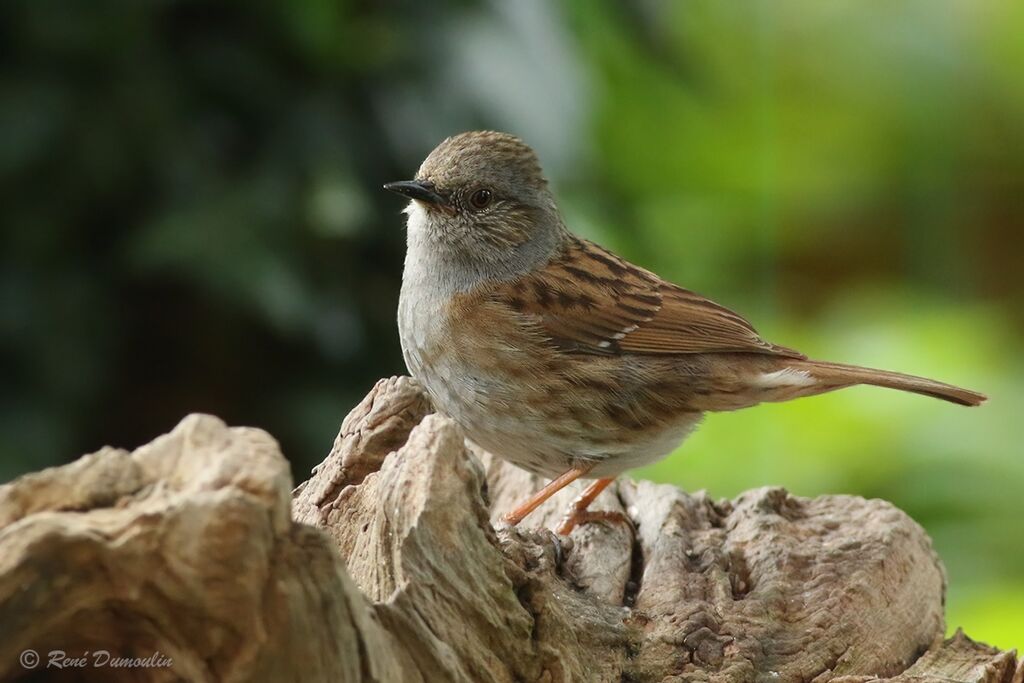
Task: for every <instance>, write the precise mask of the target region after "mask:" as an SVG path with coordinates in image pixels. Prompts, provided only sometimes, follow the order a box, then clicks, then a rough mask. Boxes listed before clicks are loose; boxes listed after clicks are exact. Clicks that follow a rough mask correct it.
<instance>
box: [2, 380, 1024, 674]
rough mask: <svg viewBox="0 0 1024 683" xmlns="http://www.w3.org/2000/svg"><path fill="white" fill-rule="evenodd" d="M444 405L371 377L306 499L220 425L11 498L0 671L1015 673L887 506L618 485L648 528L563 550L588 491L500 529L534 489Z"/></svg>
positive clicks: (14, 488) (602, 502)
mask: <svg viewBox="0 0 1024 683" xmlns="http://www.w3.org/2000/svg"><path fill="white" fill-rule="evenodd" d="M429 413H430V407H429V403H428V402H427V401H426V399H425V398H424V397H423V396H422V394H421V393H420V391H419V388H418V387H417V386H416V384H415V382H414V381H412V380H409V379H407V378H392V379H389V380H383V381H381V382H380V383H378V385H377V386H376V387H375V388H374V390H373V391H372V392H371V393H370V394H369V395H368V396H367V398H366V399H365V400H364V401H363V402H362V403H361V404H360V405H359V406H357V407H356V409H354V410H353V411H352V413H351V414H350V415H349V417H348V418H347V419H346V420H345V422H344V423H343V425H342V429H341V432H340V433H339V436H338V439H337V440H336V441H335V445H334V448H333V449H332V450H331V452H330V454H329V455H328V457H327V458H326V459H325V461H324V462H323V463H321V465H320V466H318V468H317V469H316V470H315V472H314V474H313V476H312V477H311V478H310V479H309V480H308V481H307V482H304V483H303V484H302V485H300V486H299V487H298V488H297V489H296V490H295V491H294V492H293V493H292V494H289V491H288V488H289V485H290V484H289V477H288V469H287V463H286V461H285V460H284V458H283V457H282V456H281V455H280V453H279V452H278V450H277V447H276V444H275V443H274V442H273V440H272V439H271V438H270V437H269V436H267V435H266V434H265V433H263V432H261V431H259V430H254V429H239V428H228V427H226V426H225V425H223V424H222V423H221V422H220V421H218V420H217V419H216V418H211V417H205V416H192V417H189V418H187V419H186V420H185V421H183V422H182V423H181V424H180V425H179V426H178V427H177V428H176V429H175V430H174V431H173V432H171V433H170V434H168V435H166V436H164V437H161V438H160V439H157V440H156V441H154V442H153V443H152V444H149V445H147V446H144V447H143V448H140V449H138V450H136V451H135V452H133V453H127V452H124V451H118V450H113V449H105V450H103V451H100V452H99V453H96V454H93V455H90V456H86V457H84V458H82V459H81V460H79V461H78V462H76V463H72V464H71V465H68V466H65V467H61V468H55V469H51V470H46V471H44V472H40V473H37V474H33V475H28V476H26V477H23V478H21V479H19V480H17V481H15V482H13V483H11V484H8V485H6V486H3V487H0V678H4V679H7V678H11V677H15V676H18V675H21V674H27V673H29V672H27V671H26V670H25V669H24V668H23V667H22V666H21V665H20V664H19V663H18V656H19V653H20V652H22V651H23V650H25V649H26V648H33V649H36V650H37V651H39V652H43V653H45V652H47V651H49V650H52V649H63V650H66V651H68V652H75V651H84V650H88V649H93V650H95V649H97V648H101V647H102V648H106V649H108V650H111V651H115V652H116V653H118V654H120V655H124V656H128V655H137V656H146V655H149V654H150V653H151V652H152V651H154V650H156V651H159V652H161V653H162V654H164V655H166V656H167V657H170V658H172V659H173V662H174V664H173V666H172V667H168V668H161V669H145V670H133V671H129V672H124V671H111V670H96V671H93V672H92V673H93V674H94V679H95V680H117V678H116V676H117V674H123V680H139V678H138V677H139V676H142V677H143V680H178V679H184V680H195V681H207V680H209V681H214V680H239V681H242V680H266V681H284V680H303V681H311V680H312V681H315V680H334V681H384V682H389V681H448V680H454V681H527V680H529V681H534V680H536V681H623V680H631V681H674V680H678V681H682V680H693V681H723V682H724V681H827V680H833V681H843V682H844V683H854V682H856V683H867V682H868V681H882V680H892V681H907V682H909V681H925V680H929V681H930V680H945V681H949V680H955V681H992V682H996V681H998V682H999V683H1011V681H1012V682H1013V683H1024V667H1022V666H1021V665H1020V664H1019V663H1018V662H1017V660H1016V657H1015V654H1014V653H1012V652H999V651H997V650H993V649H991V648H988V647H986V646H983V645H980V644H977V643H973V642H972V641H970V640H969V639H968V638H966V636H964V635H963V634H962V633H958V634H957V636H955V637H954V638H952V639H950V640H948V641H945V642H944V641H942V640H941V634H942V632H943V628H944V625H943V613H942V602H943V592H944V581H945V578H944V574H943V571H942V567H941V564H940V563H939V561H938V558H937V557H936V556H935V553H934V552H933V550H932V548H931V544H930V541H929V540H928V538H927V536H926V535H925V533H924V532H923V530H922V529H921V528H920V527H919V526H918V525H917V524H916V523H914V522H913V521H912V520H911V519H910V518H909V517H907V516H906V515H905V514H904V513H902V512H900V511H899V510H897V509H896V508H894V507H893V506H891V505H890V504H888V503H885V502H883V501H866V500H863V499H860V498H855V497H848V496H825V497H820V498H816V499H803V498H798V497H794V496H791V495H789V494H787V493H786V492H785V491H783V490H781V489H759V490H756V491H750V492H747V493H745V494H743V495H741V496H739V497H738V498H737V499H735V500H733V501H714V500H711V499H709V498H708V497H707V496H706V495H703V494H696V495H688V494H685V493H683V492H681V491H679V490H678V489H675V488H673V487H669V486H659V485H654V484H651V483H648V482H639V483H632V482H620V483H619V484H617V485H616V486H613V487H610V488H609V489H608V490H607V491H606V492H605V493H603V494H602V495H601V497H600V498H599V499H598V501H597V503H596V507H597V508H598V509H601V508H603V509H613V510H619V511H621V512H624V513H626V515H628V517H629V518H630V519H631V520H632V523H633V527H630V526H628V525H627V524H623V523H609V524H605V523H600V524H588V525H584V526H582V527H580V528H578V529H577V530H576V531H574V532H573V535H572V536H571V537H570V538H569V539H565V540H562V541H559V540H558V539H557V538H556V537H555V536H554V535H553V534H552V533H551V532H550V531H547V528H550V527H551V526H553V525H554V523H555V522H557V519H558V518H559V516H560V513H561V511H562V508H563V507H564V506H565V505H566V504H567V502H568V500H569V499H570V498H571V497H572V496H573V495H575V493H576V492H578V490H579V489H578V487H577V488H573V489H572V490H570V491H566V492H562V493H560V494H559V495H558V496H556V498H555V499H554V500H553V501H550V502H548V503H547V504H545V505H544V506H543V507H542V508H541V509H540V510H538V511H537V512H536V513H535V514H534V515H532V516H531V517H529V518H528V519H527V520H526V522H525V523H524V525H523V527H524V528H522V529H508V528H504V527H502V526H501V525H500V524H496V522H497V520H498V518H499V516H500V514H501V513H502V512H503V511H505V510H507V509H509V508H510V507H511V506H512V504H513V502H514V501H517V500H519V499H521V498H522V497H523V496H525V495H527V494H529V493H530V492H531V491H533V490H535V489H536V488H537V487H538V486H540V485H542V483H543V482H541V481H540V480H538V479H537V478H536V477H533V476H532V475H529V474H527V473H525V472H523V471H521V470H518V469H516V468H514V467H511V466H509V465H507V464H505V463H503V462H501V461H500V460H496V459H494V458H492V457H491V456H490V455H488V454H486V453H479V452H477V451H476V449H474V448H473V447H472V446H467V444H466V443H465V442H464V440H463V435H462V434H461V433H460V432H459V430H458V429H457V428H456V427H455V426H454V424H452V423H451V422H450V421H449V420H447V419H446V418H444V417H442V416H439V415H430V414H429ZM289 505H290V506H291V513H290V514H289ZM495 526H496V527H497V531H496V530H495ZM538 527H541V528H538ZM44 659H45V658H44ZM43 664H45V661H44V662H43ZM36 673H37V674H38V673H40V670H36ZM80 673H83V675H86V676H88V674H89V671H88V670H86V671H84V672H80Z"/></svg>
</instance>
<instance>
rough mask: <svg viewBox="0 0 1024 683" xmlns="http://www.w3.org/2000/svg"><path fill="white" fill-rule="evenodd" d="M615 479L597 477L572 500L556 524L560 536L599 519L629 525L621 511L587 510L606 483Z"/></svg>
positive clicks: (630, 523) (606, 486) (631, 524)
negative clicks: (563, 515) (567, 509)
mask: <svg viewBox="0 0 1024 683" xmlns="http://www.w3.org/2000/svg"><path fill="white" fill-rule="evenodd" d="M613 481H615V477H607V478H605V479H598V480H597V481H595V482H594V483H593V484H591V485H590V486H588V487H587V488H586V490H585V491H583V493H581V494H580V496H579V498H577V499H576V500H574V501H573V503H572V505H571V506H570V507H569V511H568V512H566V514H565V517H563V518H562V521H561V522H560V523H559V524H558V528H557V529H555V531H556V532H557V533H558V534H559V535H561V536H568V535H569V533H570V532H571V531H572V530H573V529H575V528H576V527H577V526H578V525H580V524H582V523H584V522H596V521H599V520H607V521H617V522H622V521H624V522H626V523H627V524H629V525H630V526H633V523H632V522H630V521H629V519H628V518H627V517H626V516H625V515H623V514H622V513H621V512H615V511H611V510H606V511H601V512H589V511H588V510H587V508H588V507H590V504H591V503H593V502H594V499H595V498H597V497H598V496H599V495H600V494H601V491H604V490H605V489H606V488H608V485H609V484H611V483H612V482H613Z"/></svg>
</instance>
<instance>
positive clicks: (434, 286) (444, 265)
mask: <svg viewBox="0 0 1024 683" xmlns="http://www.w3.org/2000/svg"><path fill="white" fill-rule="evenodd" d="M426 220H427V218H426V216H425V215H423V210H422V209H420V208H418V207H416V206H415V203H414V206H413V207H412V209H411V210H410V211H409V226H408V240H407V247H406V254H405V270H404V272H403V275H402V287H403V289H408V288H413V287H415V288H425V289H428V290H429V291H431V292H432V293H433V294H434V295H436V296H441V297H444V298H447V297H450V296H453V295H455V294H459V293H463V292H468V291H470V290H473V289H476V288H477V287H479V286H481V285H484V284H486V283H490V282H502V281H508V280H513V279H515V278H517V277H520V276H522V275H525V274H526V273H529V272H530V271H532V270H535V269H537V268H540V267H542V266H543V265H544V264H546V263H547V262H548V261H550V260H551V258H552V257H553V256H554V255H555V254H557V253H559V252H560V251H561V250H562V248H563V246H564V245H565V243H566V242H567V240H568V239H570V236H569V233H568V232H567V231H566V230H565V228H564V226H562V225H561V223H559V224H558V225H557V226H554V229H552V230H545V231H538V232H537V233H536V235H535V236H534V237H533V238H532V239H530V240H529V241H527V242H524V243H523V244H521V245H518V246H517V247H516V248H515V249H514V250H510V251H509V252H508V253H502V254H484V253H481V252H479V251H473V250H467V249H462V248H458V247H457V246H453V245H451V244H450V243H447V242H445V241H443V240H438V239H436V238H435V237H433V236H432V233H431V231H430V230H428V229H426V226H425V225H424V224H423V223H422V221H426Z"/></svg>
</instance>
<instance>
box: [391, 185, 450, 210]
mask: <svg viewBox="0 0 1024 683" xmlns="http://www.w3.org/2000/svg"><path fill="white" fill-rule="evenodd" d="M384 189H385V190H390V191H391V192H395V193H397V194H400V195H402V196H403V197H408V198H409V199H418V200H419V201H421V202H426V203H428V204H436V205H438V206H441V205H444V204H447V202H446V201H445V198H444V197H442V196H441V195H439V194H438V193H437V192H436V191H435V190H434V184H433V183H430V182H427V181H425V180H400V181H398V182H396V183H387V184H386V185H384Z"/></svg>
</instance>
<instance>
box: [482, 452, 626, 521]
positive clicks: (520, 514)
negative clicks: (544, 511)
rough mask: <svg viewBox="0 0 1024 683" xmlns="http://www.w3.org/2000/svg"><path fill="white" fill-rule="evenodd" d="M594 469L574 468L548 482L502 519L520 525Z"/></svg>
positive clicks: (589, 467) (586, 467)
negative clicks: (545, 502) (531, 514)
mask: <svg viewBox="0 0 1024 683" xmlns="http://www.w3.org/2000/svg"><path fill="white" fill-rule="evenodd" d="M593 467H594V466H593V465H587V466H584V467H573V468H572V469H571V470H568V471H567V472H564V473H562V474H561V475H559V476H558V477H557V478H555V479H552V480H551V481H550V482H548V484H547V486H545V487H544V488H542V489H541V490H540V491H537V493H535V494H533V495H532V496H530V498H529V499H528V500H527V501H526V502H524V503H523V504H522V505H520V506H518V507H517V508H516V509H514V510H512V511H511V512H506V513H505V514H504V515H502V517H501V518H502V519H503V520H505V521H506V522H507V523H509V524H511V525H512V526H515V525H516V524H519V522H521V521H523V518H524V517H526V515H528V514H530V513H531V512H533V511H534V510H536V509H537V508H538V507H540V506H541V504H542V503H543V502H544V501H545V500H547V499H548V498H550V497H551V496H553V495H555V494H556V493H558V492H559V491H561V490H562V489H564V488H565V487H566V486H568V485H569V484H571V483H573V482H574V481H576V480H577V479H579V478H580V477H582V476H584V475H586V473H587V472H589V471H590V470H591V469H593ZM606 485H607V484H606ZM598 491H599V492H600V489H598ZM594 495H595V496H596V495H597V494H596V493H595V494H594Z"/></svg>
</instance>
